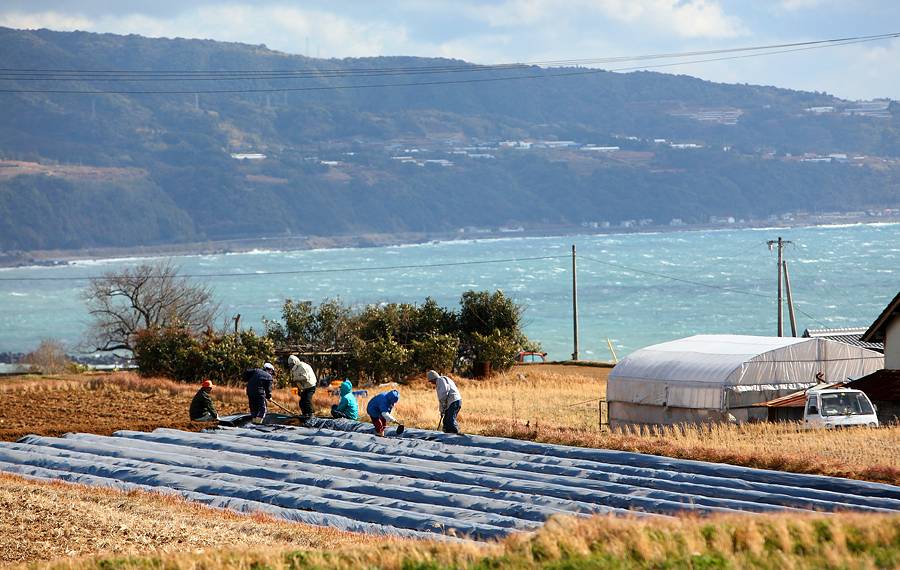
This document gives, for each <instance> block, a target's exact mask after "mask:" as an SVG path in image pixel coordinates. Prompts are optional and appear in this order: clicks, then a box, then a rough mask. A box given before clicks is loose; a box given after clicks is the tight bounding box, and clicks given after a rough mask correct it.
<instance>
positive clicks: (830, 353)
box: [607, 335, 884, 409]
mask: <svg viewBox="0 0 900 570" xmlns="http://www.w3.org/2000/svg"><path fill="white" fill-rule="evenodd" d="M883 362H884V357H883V355H881V354H880V353H878V352H874V351H871V350H867V349H864V348H861V347H857V346H852V345H848V344H844V343H840V342H835V341H832V340H828V339H823V338H794V337H764V336H742V335H697V336H692V337H688V338H683V339H679V340H674V341H671V342H664V343H662V344H656V345H653V346H648V347H646V348H643V349H640V350H637V351H635V352H633V353H632V354H630V355H628V356H627V357H626V358H624V359H623V360H622V361H621V362H619V363H618V364H617V365H616V367H615V368H613V370H612V371H611V372H610V374H609V378H608V384H607V400H608V401H610V402H613V401H617V402H628V403H633V404H645V405H656V406H676V407H685V408H704V409H723V408H724V401H725V398H724V392H725V391H726V390H732V391H735V392H745V391H762V390H789V389H790V390H800V389H803V388H807V387H809V386H811V385H814V384H815V383H816V380H815V374H816V373H817V372H822V373H824V374H825V379H826V381H839V380H845V379H846V378H848V377H850V378H857V377H859V376H863V375H865V374H869V373H871V372H874V371H875V370H879V369H880V368H882V366H883Z"/></svg>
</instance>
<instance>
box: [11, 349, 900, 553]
mask: <svg viewBox="0 0 900 570" xmlns="http://www.w3.org/2000/svg"><path fill="white" fill-rule="evenodd" d="M608 371H609V369H608V368H595V367H576V366H544V365H529V366H520V367H517V368H515V369H513V370H512V371H510V372H509V373H507V374H504V375H500V376H495V377H493V378H491V379H489V380H471V379H458V380H457V385H458V386H459V388H460V391H461V392H462V395H463V408H462V412H461V413H460V417H459V421H460V428H461V429H462V431H464V432H467V433H478V434H484V435H492V436H499V437H517V438H523V439H530V440H535V441H544V442H551V443H561V444H566V445H578V446H590V447H600V448H610V449H620V450H626V451H637V452H642V453H654V454H659V455H668V456H673V457H681V458H689V459H700V460H707V461H725V462H729V463H733V464H741V465H750V466H755V467H763V468H769V469H783V470H789V471H797V472H807V473H821V474H829V475H841V476H846V477H853V478H859V479H868V480H873V481H880V482H887V483H891V484H900V475H898V474H900V463H898V457H900V445H898V440H900V429H898V428H896V427H888V428H880V429H877V430H843V431H838V432H825V431H818V432H805V431H802V430H799V429H798V427H797V426H795V425H780V426H775V425H766V424H754V425H744V426H720V427H710V428H704V429H687V430H671V431H670V432H668V433H665V434H648V433H644V434H625V433H617V432H611V431H609V430H608V429H607V428H606V426H605V425H601V423H600V417H599V410H600V409H601V406H600V402H601V401H602V400H603V399H604V396H605V388H606V374H607V373H608ZM394 388H396V389H397V390H399V392H400V394H401V397H400V402H399V403H398V404H397V407H396V408H395V410H394V412H395V415H396V416H397V417H398V418H399V419H400V420H402V421H403V422H404V423H405V425H407V426H409V427H416V428H421V429H434V428H435V427H436V426H437V424H438V419H439V414H438V409H437V401H436V397H435V394H434V390H433V389H432V388H431V387H430V385H429V384H428V383H427V382H425V380H424V378H415V379H412V380H411V381H410V382H409V384H404V385H399V386H398V385H387V386H384V387H379V388H377V389H375V388H369V389H368V390H369V396H373V395H374V394H375V393H376V392H377V391H380V390H382V389H394ZM196 390H197V387H196V386H185V385H182V384H177V383H174V382H171V381H169V380H165V379H144V378H140V377H138V376H137V375H135V374H131V373H119V374H111V375H93V376H91V375H71V376H56V377H37V376H30V377H20V378H9V379H2V380H0V439H2V440H5V441H13V440H15V439H17V438H18V437H21V436H22V435H26V434H30V433H36V434H41V435H48V436H56V435H61V434H62V433H65V432H67V431H79V432H90V433H98V434H111V433H112V432H113V431H116V430H118V429H137V430H144V431H150V430H153V429H155V428H158V427H169V428H176V429H186V430H194V431H196V430H198V429H199V426H198V425H196V424H192V423H191V422H190V421H188V419H187V409H188V405H189V403H190V399H191V397H192V396H193V395H194V393H195V392H196ZM213 400H214V402H215V405H216V407H217V409H218V410H219V413H220V414H228V413H242V412H245V411H246V406H247V403H246V396H245V394H244V392H243V390H242V389H239V388H218V389H216V390H214V391H213ZM275 400H276V401H278V402H279V403H281V404H282V405H284V406H286V407H288V408H289V409H292V410H296V409H297V400H296V398H295V397H294V396H293V395H291V394H290V393H289V392H288V391H287V390H277V391H276V394H275ZM336 401H337V398H336V397H335V396H331V395H330V394H328V392H327V391H324V390H319V391H318V392H317V393H316V396H315V399H314V405H315V406H316V409H317V411H318V413H319V414H320V415H326V412H327V410H328V409H329V408H330V406H331V404H332V403H335V402H336ZM360 408H361V409H363V410H364V409H365V400H362V401H361V402H360ZM361 419H362V420H365V419H367V418H366V417H365V416H363V418H361ZM0 508H2V510H3V512H4V513H5V514H4V516H3V517H0V564H2V565H4V566H10V565H17V564H26V565H28V567H29V568H35V569H37V568H54V569H57V568H58V569H63V568H84V569H88V568H89V569H94V568H97V569H102V570H111V569H112V568H160V569H162V568H166V569H172V570H175V569H182V568H184V569H199V568H210V569H211V568H216V569H231V568H240V569H271V570H279V569H281V568H314V567H316V568H397V569H403V570H408V569H416V568H423V569H426V568H427V569H439V568H545V567H546V568H550V567H553V568H582V567H583V568H593V567H598V565H600V566H602V565H606V564H608V565H610V566H611V567H618V568H662V567H671V568H700V567H702V568H820V567H821V568H825V567H833V568H841V567H846V568H857V567H858V568H892V567H898V566H900V518H898V517H873V516H868V517H860V516H847V515H830V516H798V517H791V518H785V517H780V518H779V517H775V518H771V517H760V516H752V517H751V516H748V517H737V518H715V519H702V520H699V519H697V520H695V519H683V520H669V519H658V520H656V519H653V520H644V519H640V520H638V519H624V518H608V517H603V518H598V519H592V520H585V521H575V520H572V519H560V520H552V521H550V523H548V524H547V525H546V526H545V527H544V529H542V530H541V531H540V532H539V533H537V534H528V535H519V536H515V537H510V538H509V539H507V540H506V541H504V542H503V543H501V544H496V545H472V544H454V543H447V544H423V543H416V542H409V541H396V540H386V539H383V538H377V537H370V536H361V535H354V534H348V533H340V532H337V531H332V530H329V529H321V528H316V527H307V526H303V525H297V524H293V523H284V522H279V521H275V520H272V519H269V518H266V517H255V516H250V517H248V516H241V515H235V514H231V513H223V512H220V511H216V510H213V509H209V508H205V507H201V506H198V505H196V504H191V503H187V502H184V501H182V500H180V499H176V498H173V497H168V496H162V495H155V494H146V493H140V492H132V493H121V492H116V491H111V490H98V489H89V488H85V487H81V486H77V485H67V484H61V483H39V482H34V481H27V480H25V479H21V478H18V477H14V476H9V475H0ZM576 562H577V563H576Z"/></svg>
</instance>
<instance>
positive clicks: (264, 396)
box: [244, 362, 275, 424]
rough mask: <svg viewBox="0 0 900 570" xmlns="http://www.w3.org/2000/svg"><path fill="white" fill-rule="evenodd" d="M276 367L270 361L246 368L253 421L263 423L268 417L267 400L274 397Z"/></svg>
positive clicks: (248, 398)
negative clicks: (260, 365) (260, 366)
mask: <svg viewBox="0 0 900 570" xmlns="http://www.w3.org/2000/svg"><path fill="white" fill-rule="evenodd" d="M273 374H275V367H274V366H272V365H271V364H270V363H268V362H266V364H265V365H264V366H263V367H262V369H259V368H253V369H252V370H244V381H245V382H246V383H247V400H248V401H249V403H250V417H251V418H253V423H255V424H261V423H263V419H265V417H266V412H267V411H268V409H267V408H266V400H271V399H272V384H273V383H274V382H275V378H273V377H272V375H273Z"/></svg>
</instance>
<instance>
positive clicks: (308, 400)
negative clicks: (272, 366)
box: [288, 354, 316, 416]
mask: <svg viewBox="0 0 900 570" xmlns="http://www.w3.org/2000/svg"><path fill="white" fill-rule="evenodd" d="M288 368H290V369H291V383H292V384H293V385H294V386H296V387H297V395H298V396H300V415H301V416H313V415H315V412H314V411H313V406H312V398H313V394H315V393H316V373H315V372H313V369H312V366H310V365H309V364H307V363H305V362H303V361H302V360H300V359H299V358H297V357H296V356H295V355H293V354H292V355H290V356H289V357H288Z"/></svg>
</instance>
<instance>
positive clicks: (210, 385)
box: [201, 380, 216, 388]
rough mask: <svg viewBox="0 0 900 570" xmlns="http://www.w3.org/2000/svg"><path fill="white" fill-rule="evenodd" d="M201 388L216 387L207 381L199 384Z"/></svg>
mask: <svg viewBox="0 0 900 570" xmlns="http://www.w3.org/2000/svg"><path fill="white" fill-rule="evenodd" d="M201 387H202V388H215V387H216V385H215V384H213V383H212V382H210V381H209V380H204V381H203V384H201Z"/></svg>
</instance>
